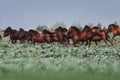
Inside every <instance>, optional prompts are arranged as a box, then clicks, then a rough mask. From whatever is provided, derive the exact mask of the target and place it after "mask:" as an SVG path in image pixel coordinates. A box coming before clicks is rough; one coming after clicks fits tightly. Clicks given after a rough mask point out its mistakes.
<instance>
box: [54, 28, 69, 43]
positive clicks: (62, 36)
mask: <svg viewBox="0 0 120 80" xmlns="http://www.w3.org/2000/svg"><path fill="white" fill-rule="evenodd" d="M67 31H68V30H67V29H66V28H63V27H58V28H56V29H55V33H57V36H58V42H59V43H60V44H64V45H67V44H69V37H68V34H67Z"/></svg>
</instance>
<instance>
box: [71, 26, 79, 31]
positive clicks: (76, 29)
mask: <svg viewBox="0 0 120 80" xmlns="http://www.w3.org/2000/svg"><path fill="white" fill-rule="evenodd" d="M71 28H72V29H74V30H75V31H77V32H80V29H79V28H77V27H76V26H71Z"/></svg>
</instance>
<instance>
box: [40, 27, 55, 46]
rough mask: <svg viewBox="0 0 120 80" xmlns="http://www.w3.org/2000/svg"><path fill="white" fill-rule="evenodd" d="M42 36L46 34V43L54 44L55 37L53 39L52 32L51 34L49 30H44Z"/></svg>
mask: <svg viewBox="0 0 120 80" xmlns="http://www.w3.org/2000/svg"><path fill="white" fill-rule="evenodd" d="M42 34H45V41H46V42H47V43H49V44H50V43H52V42H54V37H53V33H52V32H50V31H49V30H47V29H44V30H43V31H42Z"/></svg>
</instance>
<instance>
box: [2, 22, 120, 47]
mask: <svg viewBox="0 0 120 80" xmlns="http://www.w3.org/2000/svg"><path fill="white" fill-rule="evenodd" d="M110 32H112V33H113V37H112V38H110V36H109V33H110ZM117 35H120V27H119V26H118V25H115V24H110V25H109V26H108V28H103V29H101V28H99V27H93V28H91V27H89V26H88V25H85V26H84V28H83V29H82V30H80V29H79V28H77V27H76V26H71V27H70V28H69V29H67V28H63V27H58V28H56V29H55V30H54V31H50V30H47V29H44V30H43V31H42V32H37V31H35V30H33V29H30V30H29V31H25V30H24V29H23V28H19V30H15V29H12V28H11V27H7V28H6V29H5V30H4V34H3V37H7V36H9V37H10V39H9V42H11V43H13V44H15V43H17V41H18V40H19V41H20V43H24V42H27V43H29V44H33V45H35V43H48V44H50V43H55V42H58V43H60V44H62V45H68V44H70V40H72V43H73V45H74V46H79V45H82V44H84V43H85V45H86V46H88V47H90V46H91V42H95V44H96V45H97V44H98V42H100V41H102V40H103V41H104V42H105V44H106V45H108V42H109V43H110V44H111V45H113V40H114V38H115V36H117ZM0 39H2V36H1V35H0Z"/></svg>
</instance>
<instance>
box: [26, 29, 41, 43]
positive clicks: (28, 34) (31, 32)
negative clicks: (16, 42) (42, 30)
mask: <svg viewBox="0 0 120 80" xmlns="http://www.w3.org/2000/svg"><path fill="white" fill-rule="evenodd" d="M37 34H39V32H37V31H35V30H33V29H30V30H29V31H28V33H26V40H27V41H28V43H32V38H33V36H35V35H37Z"/></svg>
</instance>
